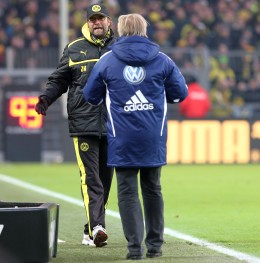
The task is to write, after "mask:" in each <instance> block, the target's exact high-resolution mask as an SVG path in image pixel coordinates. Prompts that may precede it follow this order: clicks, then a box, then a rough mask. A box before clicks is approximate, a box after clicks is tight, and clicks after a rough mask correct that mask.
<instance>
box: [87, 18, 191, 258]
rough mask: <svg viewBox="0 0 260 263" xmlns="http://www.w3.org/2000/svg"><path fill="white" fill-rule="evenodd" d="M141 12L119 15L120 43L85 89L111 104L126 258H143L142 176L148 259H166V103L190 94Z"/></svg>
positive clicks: (93, 99)
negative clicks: (162, 178)
mask: <svg viewBox="0 0 260 263" xmlns="http://www.w3.org/2000/svg"><path fill="white" fill-rule="evenodd" d="M146 32H147V22H146V20H145V19H144V18H143V17H142V16H141V15H139V14H129V15H123V16H120V17H119V20H118V33H119V36H120V38H119V40H118V41H117V42H116V43H115V44H113V45H112V47H111V49H112V50H111V51H110V52H108V53H106V54H105V55H103V56H102V57H101V59H100V60H99V62H97V64H96V65H95V67H94V68H93V71H92V73H91V75H90V78H89V79H88V82H87V84H86V85H85V87H84V89H83V93H84V97H85V99H86V100H87V101H88V102H89V103H91V104H94V105H99V104H101V103H102V102H103V101H106V106H107V112H108V121H107V136H108V166H112V167H115V169H116V176H117V184H118V205H119V212H120V216H121V219H122V226H123V231H124V234H125V237H126V239H127V241H128V250H129V253H128V254H127V259H143V248H142V241H143V237H144V224H143V214H142V208H141V204H140V200H139V196H138V179H137V174H138V172H139V171H140V184H141V189H142V196H143V205H144V219H145V228H146V238H145V244H146V247H147V253H146V256H147V257H158V256H161V255H162V250H161V246H162V244H163V231H164V215H163V210H164V204H163V198H162V193H161V184H160V176H161V166H162V165H165V164H166V138H167V102H168V103H178V102H181V101H183V100H184V99H185V98H186V97H187V95H188V89H187V85H186V82H185V80H184V77H183V76H182V74H181V72H180V70H179V69H178V67H177V66H176V65H175V63H174V62H173V61H172V60H171V59H170V58H169V57H168V56H166V55H165V54H164V53H162V52H160V51H159V46H158V45H156V44H154V43H152V42H151V41H150V40H149V39H148V38H147V35H146Z"/></svg>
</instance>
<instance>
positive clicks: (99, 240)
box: [94, 230, 108, 247]
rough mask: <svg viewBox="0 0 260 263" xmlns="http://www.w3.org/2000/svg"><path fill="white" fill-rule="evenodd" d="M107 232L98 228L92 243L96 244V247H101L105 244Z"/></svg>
mask: <svg viewBox="0 0 260 263" xmlns="http://www.w3.org/2000/svg"><path fill="white" fill-rule="evenodd" d="M107 238H108V237H107V234H106V233H105V232H103V231H101V230H99V231H98V232H97V235H96V237H95V240H94V244H95V245H96V247H103V246H106V245H107V242H106V241H107Z"/></svg>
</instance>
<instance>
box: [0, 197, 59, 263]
mask: <svg viewBox="0 0 260 263" xmlns="http://www.w3.org/2000/svg"><path fill="white" fill-rule="evenodd" d="M58 221H59V205H57V204H55V203H15V202H14V203H10V202H0V262H5V263H8V262H15V263H16V262H17V263H18V262H19V263H20V262H27V263H30V262H31V263H32V262H34V263H35V262H39V263H40V262H49V261H50V259H51V258H52V257H56V255H57V242H58Z"/></svg>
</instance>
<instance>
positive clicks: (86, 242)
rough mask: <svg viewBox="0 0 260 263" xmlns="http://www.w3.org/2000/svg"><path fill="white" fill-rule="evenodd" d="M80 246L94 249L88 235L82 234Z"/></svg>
mask: <svg viewBox="0 0 260 263" xmlns="http://www.w3.org/2000/svg"><path fill="white" fill-rule="evenodd" d="M81 243H82V245H85V246H90V247H95V246H96V245H95V244H94V242H93V240H92V239H91V238H90V236H89V235H85V234H83V239H82V242H81Z"/></svg>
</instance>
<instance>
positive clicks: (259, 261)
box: [0, 174, 260, 263]
mask: <svg viewBox="0 0 260 263" xmlns="http://www.w3.org/2000/svg"><path fill="white" fill-rule="evenodd" d="M0 181H3V182H6V183H9V184H13V185H16V186H19V187H22V188H25V189H29V190H31V191H34V192H37V193H41V194H43V195H48V196H51V197H55V198H57V199H60V200H62V201H66V202H68V203H71V204H75V205H78V206H82V207H83V203H82V201H81V200H79V199H76V198H73V197H69V196H67V195H64V194H60V193H57V192H53V191H50V190H48V189H45V188H42V187H39V186H36V185H33V184H30V183H26V182H24V181H22V180H19V179H15V178H12V177H10V176H7V175H4V174H0ZM106 214H107V215H109V216H112V217H116V218H120V215H119V213H118V212H115V211H112V210H106ZM164 233H165V234H167V235H169V236H172V237H175V238H178V239H182V240H185V241H189V242H192V243H194V244H197V245H199V246H202V247H206V248H209V249H211V250H214V251H217V252H219V253H222V254H225V255H228V256H231V257H233V258H236V259H238V260H244V261H246V262H248V263H260V258H257V257H255V256H251V255H248V254H245V253H241V252H238V251H236V250H233V249H230V248H225V247H223V246H219V245H217V244H214V243H210V242H208V241H206V240H202V239H199V238H196V237H193V236H190V235H186V234H183V233H180V232H178V231H175V230H172V229H169V228H165V229H164Z"/></svg>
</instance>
